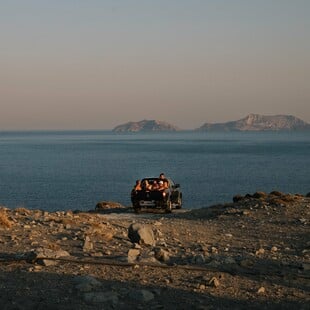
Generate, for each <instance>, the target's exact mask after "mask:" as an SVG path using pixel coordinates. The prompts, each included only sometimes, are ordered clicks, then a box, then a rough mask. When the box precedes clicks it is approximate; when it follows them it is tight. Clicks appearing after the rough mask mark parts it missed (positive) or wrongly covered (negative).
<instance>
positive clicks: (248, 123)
mask: <svg viewBox="0 0 310 310" xmlns="http://www.w3.org/2000/svg"><path fill="white" fill-rule="evenodd" d="M196 130H197V131H281V130H283V131H295V130H310V124H308V123H306V122H304V121H303V120H301V119H299V118H297V117H295V116H292V115H273V116H272V115H270V116H266V115H259V114H249V115H248V116H246V117H245V118H242V119H240V120H237V121H230V122H226V123H205V124H204V125H202V126H201V127H199V128H197V129H196Z"/></svg>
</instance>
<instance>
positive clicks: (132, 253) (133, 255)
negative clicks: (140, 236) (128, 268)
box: [127, 249, 140, 263]
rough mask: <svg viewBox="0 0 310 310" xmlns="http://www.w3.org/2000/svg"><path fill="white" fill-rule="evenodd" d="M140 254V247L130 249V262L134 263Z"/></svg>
mask: <svg viewBox="0 0 310 310" xmlns="http://www.w3.org/2000/svg"><path fill="white" fill-rule="evenodd" d="M139 255H140V250H139V249H130V250H129V251H128V255H127V257H128V263H134V262H135V261H136V260H137V258H138V256H139Z"/></svg>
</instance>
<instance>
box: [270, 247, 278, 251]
mask: <svg viewBox="0 0 310 310" xmlns="http://www.w3.org/2000/svg"><path fill="white" fill-rule="evenodd" d="M270 251H271V252H277V251H278V248H277V247H276V246H273V247H272V248H271V250H270Z"/></svg>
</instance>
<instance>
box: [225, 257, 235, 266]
mask: <svg viewBox="0 0 310 310" xmlns="http://www.w3.org/2000/svg"><path fill="white" fill-rule="evenodd" d="M236 263H237V262H236V260H235V259H234V258H233V257H231V256H227V257H225V259H224V264H226V265H235V264H236Z"/></svg>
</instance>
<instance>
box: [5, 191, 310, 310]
mask: <svg viewBox="0 0 310 310" xmlns="http://www.w3.org/2000/svg"><path fill="white" fill-rule="evenodd" d="M309 212H310V198H309V197H304V196H301V195H285V194H281V193H279V192H273V193H270V194H268V195H267V194H265V193H255V194H254V195H246V196H245V197H242V196H235V197H234V202H233V203H227V204H223V205H217V206H212V207H209V208H204V209H199V210H180V211H178V212H173V213H172V214H165V213H161V212H159V211H158V212H152V213H150V212H142V213H141V214H134V213H133V212H132V210H131V209H129V208H122V206H119V205H117V204H109V203H106V204H105V203H103V204H100V205H99V207H98V208H97V210H96V211H93V212H71V211H67V212H55V213H49V212H44V211H39V210H27V209H23V208H18V209H14V210H10V209H7V208H4V207H2V208H0V249H1V250H0V305H1V309H20V310H22V309H44V310H47V309H77V310H78V309H145V308H146V307H147V308H150V309H226V308H227V309H228V308H229V309H248V308H251V309H252V308H253V309H309V308H310V299H309V286H310V285H309V282H310V281H309V279H310V271H309V270H310V260H309V258H310V251H309V250H310V238H309V236H310V231H309V224H310V217H309Z"/></svg>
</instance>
